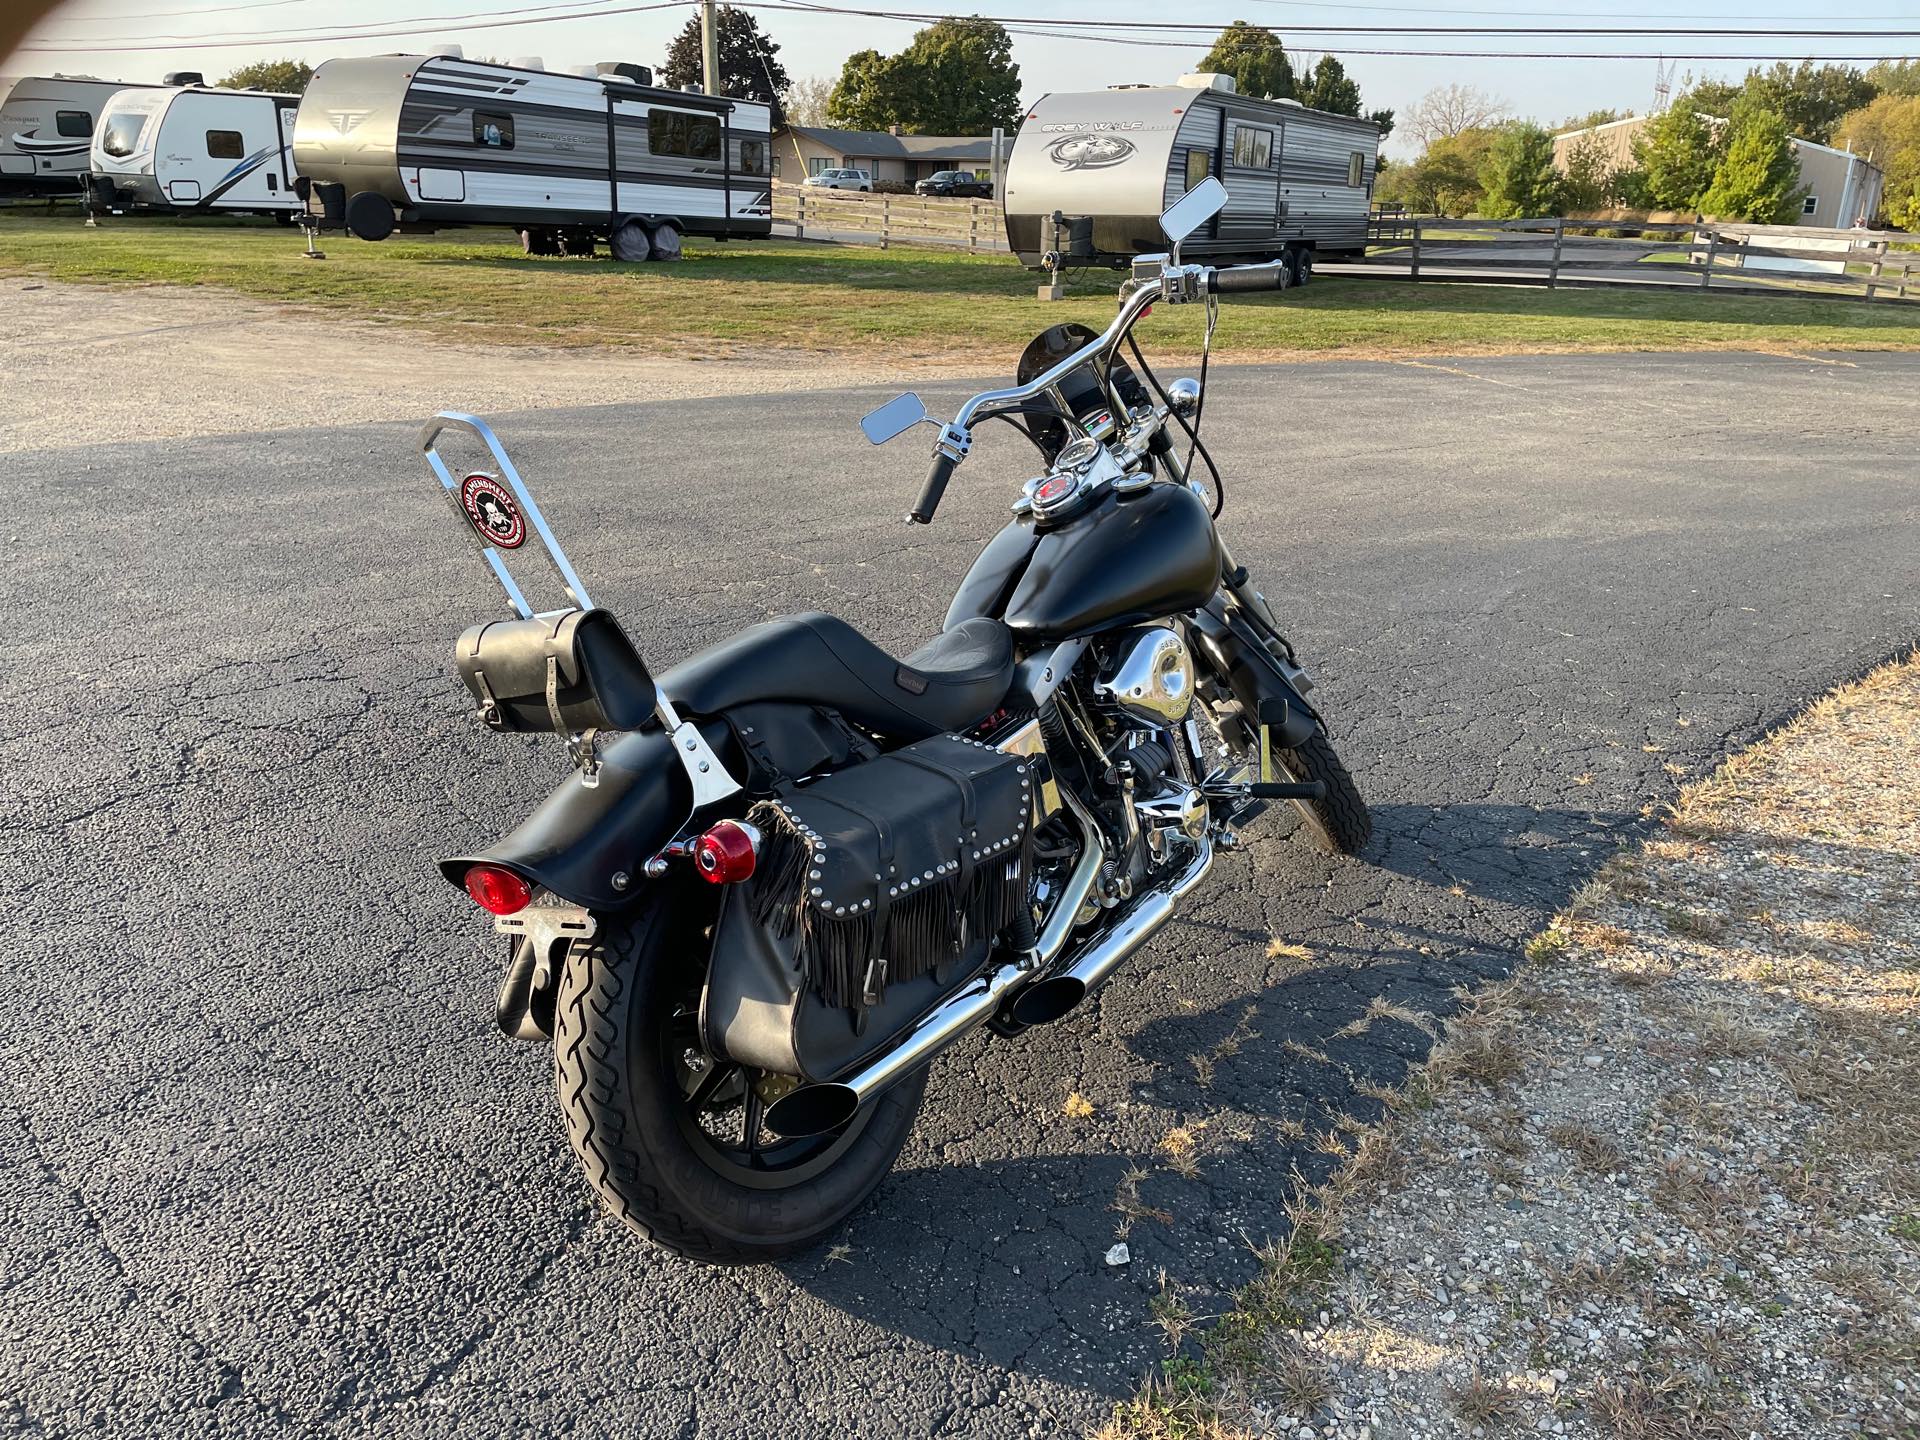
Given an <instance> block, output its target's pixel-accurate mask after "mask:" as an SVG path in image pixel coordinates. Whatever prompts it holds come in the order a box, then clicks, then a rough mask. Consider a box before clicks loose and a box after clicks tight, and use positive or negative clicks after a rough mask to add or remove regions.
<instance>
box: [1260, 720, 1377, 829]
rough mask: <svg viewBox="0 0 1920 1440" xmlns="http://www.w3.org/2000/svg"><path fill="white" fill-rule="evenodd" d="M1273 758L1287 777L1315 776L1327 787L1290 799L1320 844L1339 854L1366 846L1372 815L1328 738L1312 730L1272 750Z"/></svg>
mask: <svg viewBox="0 0 1920 1440" xmlns="http://www.w3.org/2000/svg"><path fill="white" fill-rule="evenodd" d="M1273 759H1274V763H1275V764H1276V765H1278V766H1279V767H1280V768H1281V769H1282V770H1285V771H1286V772H1287V775H1288V777H1289V778H1290V779H1293V780H1296V781H1309V780H1318V781H1320V782H1321V783H1323V784H1324V785H1325V786H1326V787H1327V793H1326V795H1325V797H1324V798H1322V799H1319V800H1296V801H1294V802H1293V803H1294V804H1295V805H1297V806H1299V807H1300V813H1301V814H1302V815H1303V816H1305V817H1306V821H1307V828H1308V829H1309V830H1311V831H1313V833H1314V835H1315V836H1316V837H1317V838H1318V839H1319V841H1320V843H1321V844H1322V845H1324V846H1326V847H1327V849H1329V850H1337V851H1339V852H1340V853H1341V854H1342V855H1355V854H1358V853H1359V852H1360V851H1362V850H1364V849H1365V848H1366V845H1367V841H1369V840H1371V839H1372V838H1373V816H1372V815H1371V814H1370V813H1369V812H1368V810H1367V802H1366V801H1365V800H1363V799H1361V798H1360V787H1359V786H1357V785H1355V784H1354V783H1353V776H1351V775H1349V774H1348V773H1347V767H1346V766H1345V765H1344V764H1343V763H1342V762H1341V760H1340V756H1339V754H1338V753H1337V752H1335V750H1334V748H1333V742H1332V741H1330V740H1328V739H1327V737H1326V736H1325V735H1322V734H1320V733H1319V732H1318V731H1315V732H1314V734H1313V735H1312V736H1310V737H1309V738H1308V739H1307V741H1306V743H1305V744H1303V745H1300V746H1297V747H1295V748H1294V749H1292V750H1276V751H1274V752H1273Z"/></svg>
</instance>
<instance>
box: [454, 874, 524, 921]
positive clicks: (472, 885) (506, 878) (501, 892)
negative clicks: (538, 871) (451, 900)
mask: <svg viewBox="0 0 1920 1440" xmlns="http://www.w3.org/2000/svg"><path fill="white" fill-rule="evenodd" d="M466 882H467V894H469V895H471V896H472V897H473V903H474V904H476V905H478V906H479V907H480V908H481V909H482V910H491V911H492V912H493V913H494V914H495V915H512V914H515V913H516V912H518V911H521V910H524V909H526V908H527V906H528V904H529V903H530V902H531V901H532V900H533V887H532V886H530V885H528V884H527V882H526V881H524V880H522V879H521V878H520V877H519V876H518V875H516V874H514V873H513V871H511V870H508V869H506V868H505V867H503V866H500V865H475V866H474V867H473V868H472V869H470V870H468V871H467V874H466Z"/></svg>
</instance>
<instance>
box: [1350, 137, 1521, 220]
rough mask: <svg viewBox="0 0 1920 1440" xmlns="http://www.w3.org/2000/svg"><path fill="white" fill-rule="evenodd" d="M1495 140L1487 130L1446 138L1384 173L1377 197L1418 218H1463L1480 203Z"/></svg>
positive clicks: (1378, 186)
mask: <svg viewBox="0 0 1920 1440" xmlns="http://www.w3.org/2000/svg"><path fill="white" fill-rule="evenodd" d="M1494 137H1495V132H1494V131H1492V130H1486V129H1477V130H1463V131H1461V132H1460V133H1459V134H1458V135H1443V136H1442V137H1441V138H1440V139H1438V140H1436V141H1434V142H1433V143H1432V144H1431V145H1429V146H1428V147H1427V148H1426V150H1425V151H1424V152H1423V153H1422V154H1421V156H1420V158H1419V159H1417V160H1415V161H1413V162H1412V163H1410V164H1406V165H1395V166H1393V167H1391V168H1390V169H1387V170H1385V171H1383V172H1382V174H1381V177H1380V179H1379V180H1378V181H1377V182H1376V184H1375V191H1376V194H1377V195H1378V197H1379V198H1380V199H1382V200H1386V201H1390V202H1397V203H1399V204H1401V205H1404V206H1406V207H1407V209H1408V210H1409V211H1411V212H1412V213H1414V214H1418V215H1441V216H1445V215H1464V214H1465V213H1466V212H1467V211H1469V210H1471V209H1473V208H1474V206H1475V205H1476V204H1478V203H1479V200H1480V195H1481V189H1480V170H1481V167H1482V166H1483V165H1484V164H1485V163H1486V158H1487V152H1488V151H1489V150H1490V149H1491V148H1492V146H1493V142H1494Z"/></svg>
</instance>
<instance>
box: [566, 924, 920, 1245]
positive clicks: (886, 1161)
mask: <svg viewBox="0 0 1920 1440" xmlns="http://www.w3.org/2000/svg"><path fill="white" fill-rule="evenodd" d="M705 947H706V941H705V938H704V935H703V934H702V929H701V925H700V924H699V923H698V922H697V920H696V919H694V918H693V917H692V915H691V907H690V906H684V905H676V904H675V902H674V901H673V899H672V895H671V892H668V894H667V895H665V896H662V897H661V898H659V899H656V900H654V901H652V902H651V903H643V904H641V905H639V906H636V907H635V911H634V913H632V914H630V915H627V916H603V917H601V918H600V929H599V932H598V933H597V934H596V935H595V936H594V937H593V938H592V939H591V940H587V941H584V942H578V943H576V944H574V945H573V946H572V947H571V949H570V951H569V953H568V956H567V963H566V969H565V971H564V972H563V974H562V977H561V981H560V993H559V997H558V1001H557V1003H556V1005H555V1013H554V1045H553V1068H554V1081H555V1084H556V1086H557V1088H558V1090H559V1096H560V1109H561V1112H562V1114H563V1115H564V1116H565V1119H566V1126H567V1139H568V1140H569V1141H570V1142H571V1143H572V1145H573V1152H574V1154H575V1155H576V1156H578V1157H579V1160H580V1164H581V1166H582V1167H583V1168H584V1169H585V1170H586V1172H587V1180H588V1183H589V1184H591V1185H592V1186H593V1188H594V1190H595V1192H596V1193H598V1195H599V1196H600V1199H601V1200H602V1202H604V1203H605V1205H606V1206H607V1208H608V1209H609V1210H611V1211H612V1212H613V1213H614V1214H615V1215H617V1216H619V1217H620V1219H621V1221H622V1222H623V1223H625V1224H626V1226H627V1227H628V1228H629V1229H631V1230H634V1231H636V1232H637V1233H639V1234H641V1235H644V1236H646V1237H647V1238H648V1239H650V1240H652V1241H654V1242H655V1243H656V1244H658V1245H662V1246H664V1247H665V1248H667V1249H669V1250H672V1251H673V1252H675V1253H676V1254H679V1255H684V1256H686V1257H687V1258H689V1259H692V1260H700V1261H704V1262H706V1263H708V1264H713V1265H749V1264H759V1263H763V1262H765V1261H769V1260H777V1259H780V1258H781V1257H782V1256H786V1255H791V1254H793V1253H795V1252H796V1251H799V1250H804V1249H806V1248H807V1247H808V1246H810V1245H813V1244H814V1243H815V1242H817V1241H819V1240H820V1239H821V1238H822V1237H824V1236H826V1235H827V1234H828V1233H830V1232H831V1231H832V1230H833V1229H835V1227H837V1226H838V1225H839V1224H840V1223H841V1222H842V1221H843V1220H845V1219H846V1218H847V1217H848V1216H849V1215H850V1214H852V1213H853V1211H854V1210H856V1209H857V1208H859V1206H860V1205H861V1204H862V1203H863V1202H864V1201H865V1200H866V1198H867V1197H868V1196H869V1195H870V1194H872V1193H873V1190H874V1187H876V1186H877V1185H878V1184H879V1183H880V1181H881V1180H882V1179H883V1178H884V1177H885V1176H886V1173H887V1171H888V1170H890V1169H891V1168H892V1166H893V1162H894V1158H895V1157H896V1156H897V1155H898V1154H899V1153H900V1147H901V1146H902V1145H904V1144H905V1143H906V1139H907V1135H908V1134H909V1133H910V1132H911V1130H912V1129H913V1122H914V1117H915V1116H916V1115H917V1114H918V1112H919V1109H920V1101H921V1097H922V1095H923V1094H924V1093H925V1090H926V1085H927V1076H926V1072H925V1071H924V1070H922V1071H920V1072H919V1073H918V1074H916V1075H914V1076H912V1077H910V1078H909V1079H906V1080H903V1081H901V1082H900V1083H899V1084H898V1085H896V1086H894V1087H893V1088H892V1089H891V1090H889V1091H887V1092H886V1093H885V1094H884V1095H882V1096H881V1097H880V1098H879V1099H877V1100H875V1101H873V1102H872V1103H871V1104H870V1105H868V1106H866V1107H864V1108H862V1109H861V1110H860V1111H859V1113H858V1114H856V1115H855V1116H854V1118H853V1119H852V1120H851V1121H849V1122H848V1123H847V1125H845V1126H844V1127H842V1128H841V1129H840V1130H839V1131H836V1132H833V1133H831V1134H829V1135H825V1136H819V1137H814V1138H811V1139H807V1140H790V1141H782V1140H777V1139H774V1138H772V1137H771V1136H770V1133H769V1132H767V1131H765V1129H764V1126H762V1125H760V1124H759V1116H760V1115H761V1113H762V1112H763V1110H764V1106H763V1105H762V1104H761V1103H760V1101H759V1100H758V1097H757V1091H756V1090H755V1089H754V1082H755V1081H756V1080H758V1079H760V1078H762V1077H760V1076H759V1072H757V1071H750V1070H746V1069H744V1068H741V1067H734V1066H732V1064H731V1062H729V1061H726V1060H725V1059H724V1057H721V1058H719V1059H718V1060H714V1059H709V1058H707V1057H705V1056H704V1054H703V1053H697V1052H699V1048H700V1047H699V1041H698V1023H697V1015H698V1007H699V999H700V987H701V985H702V984H703V982H704V980H705V975H706V963H705ZM689 1058H698V1059H702V1060H705V1062H706V1063H705V1065H704V1066H703V1067H702V1068H699V1069H691V1068H689V1065H688V1063H687V1061H688V1059H689ZM722 1069H728V1070H733V1071H737V1076H738V1078H737V1079H736V1078H734V1076H732V1075H729V1076H727V1078H726V1079H725V1081H724V1083H715V1082H716V1080H717V1072H719V1071H721V1070H722ZM735 1087H737V1089H736V1088H735ZM703 1090H704V1092H705V1093H706V1096H708V1097H710V1098H705V1099H703V1098H701V1097H702V1092H703ZM729 1096H733V1097H734V1098H733V1099H731V1100H730V1099H729V1098H728V1097H729ZM736 1117H737V1118H736ZM721 1120H726V1121H727V1129H728V1132H729V1134H730V1132H731V1130H732V1129H734V1128H738V1129H739V1130H740V1131H741V1133H742V1139H741V1142H739V1143H736V1142H733V1141H732V1140H731V1139H727V1140H722V1139H721V1138H720V1137H719V1136H718V1135H717V1134H716V1133H713V1132H716V1131H718V1130H720V1129H721V1126H720V1123H719V1122H720V1121H721ZM750 1136H758V1137H764V1140H763V1143H761V1144H760V1145H758V1146H756V1145H754V1144H753V1143H750V1142H749V1138H748V1137H750Z"/></svg>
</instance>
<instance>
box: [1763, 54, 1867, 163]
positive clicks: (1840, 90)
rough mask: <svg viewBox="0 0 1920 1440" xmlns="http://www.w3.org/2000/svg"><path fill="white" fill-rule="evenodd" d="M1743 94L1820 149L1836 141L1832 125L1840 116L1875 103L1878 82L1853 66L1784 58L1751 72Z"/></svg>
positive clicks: (1790, 132) (1791, 132)
mask: <svg viewBox="0 0 1920 1440" xmlns="http://www.w3.org/2000/svg"><path fill="white" fill-rule="evenodd" d="M1741 90H1742V93H1743V94H1745V95H1750V96H1752V97H1753V98H1754V99H1756V100H1758V101H1759V102H1760V104H1761V106H1762V107H1763V108H1765V109H1768V110H1771V111H1773V112H1774V113H1775V114H1776V115H1778V116H1780V118H1781V119H1783V120H1785V121H1786V122H1787V133H1788V134H1789V135H1791V136H1793V137H1795V138H1796V139H1800V140H1811V141H1813V142H1814V144H1816V145H1825V144H1828V143H1829V142H1830V141H1832V139H1833V127H1834V126H1835V124H1837V123H1838V122H1839V119H1840V117H1841V116H1842V115H1845V114H1847V113H1848V112H1849V111H1853V110H1858V109H1859V108H1860V107H1861V106H1862V105H1865V104H1866V103H1867V102H1868V101H1869V100H1871V99H1873V97H1874V95H1875V93H1876V90H1875V87H1874V84H1873V82H1872V81H1871V80H1869V79H1868V78H1867V77H1866V76H1865V75H1864V74H1863V73H1861V72H1860V71H1858V70H1856V69H1854V68H1853V66H1851V65H1816V64H1814V63H1813V62H1812V61H1811V60H1802V61H1801V62H1800V63H1799V64H1798V65H1789V64H1787V62H1786V61H1784V60H1781V61H1779V62H1777V63H1775V64H1774V65H1771V66H1769V67H1768V68H1767V69H1765V70H1761V69H1759V68H1757V67H1756V68H1755V69H1753V70H1750V71H1748V72H1747V83H1746V84H1745V85H1744V86H1742V87H1741Z"/></svg>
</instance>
